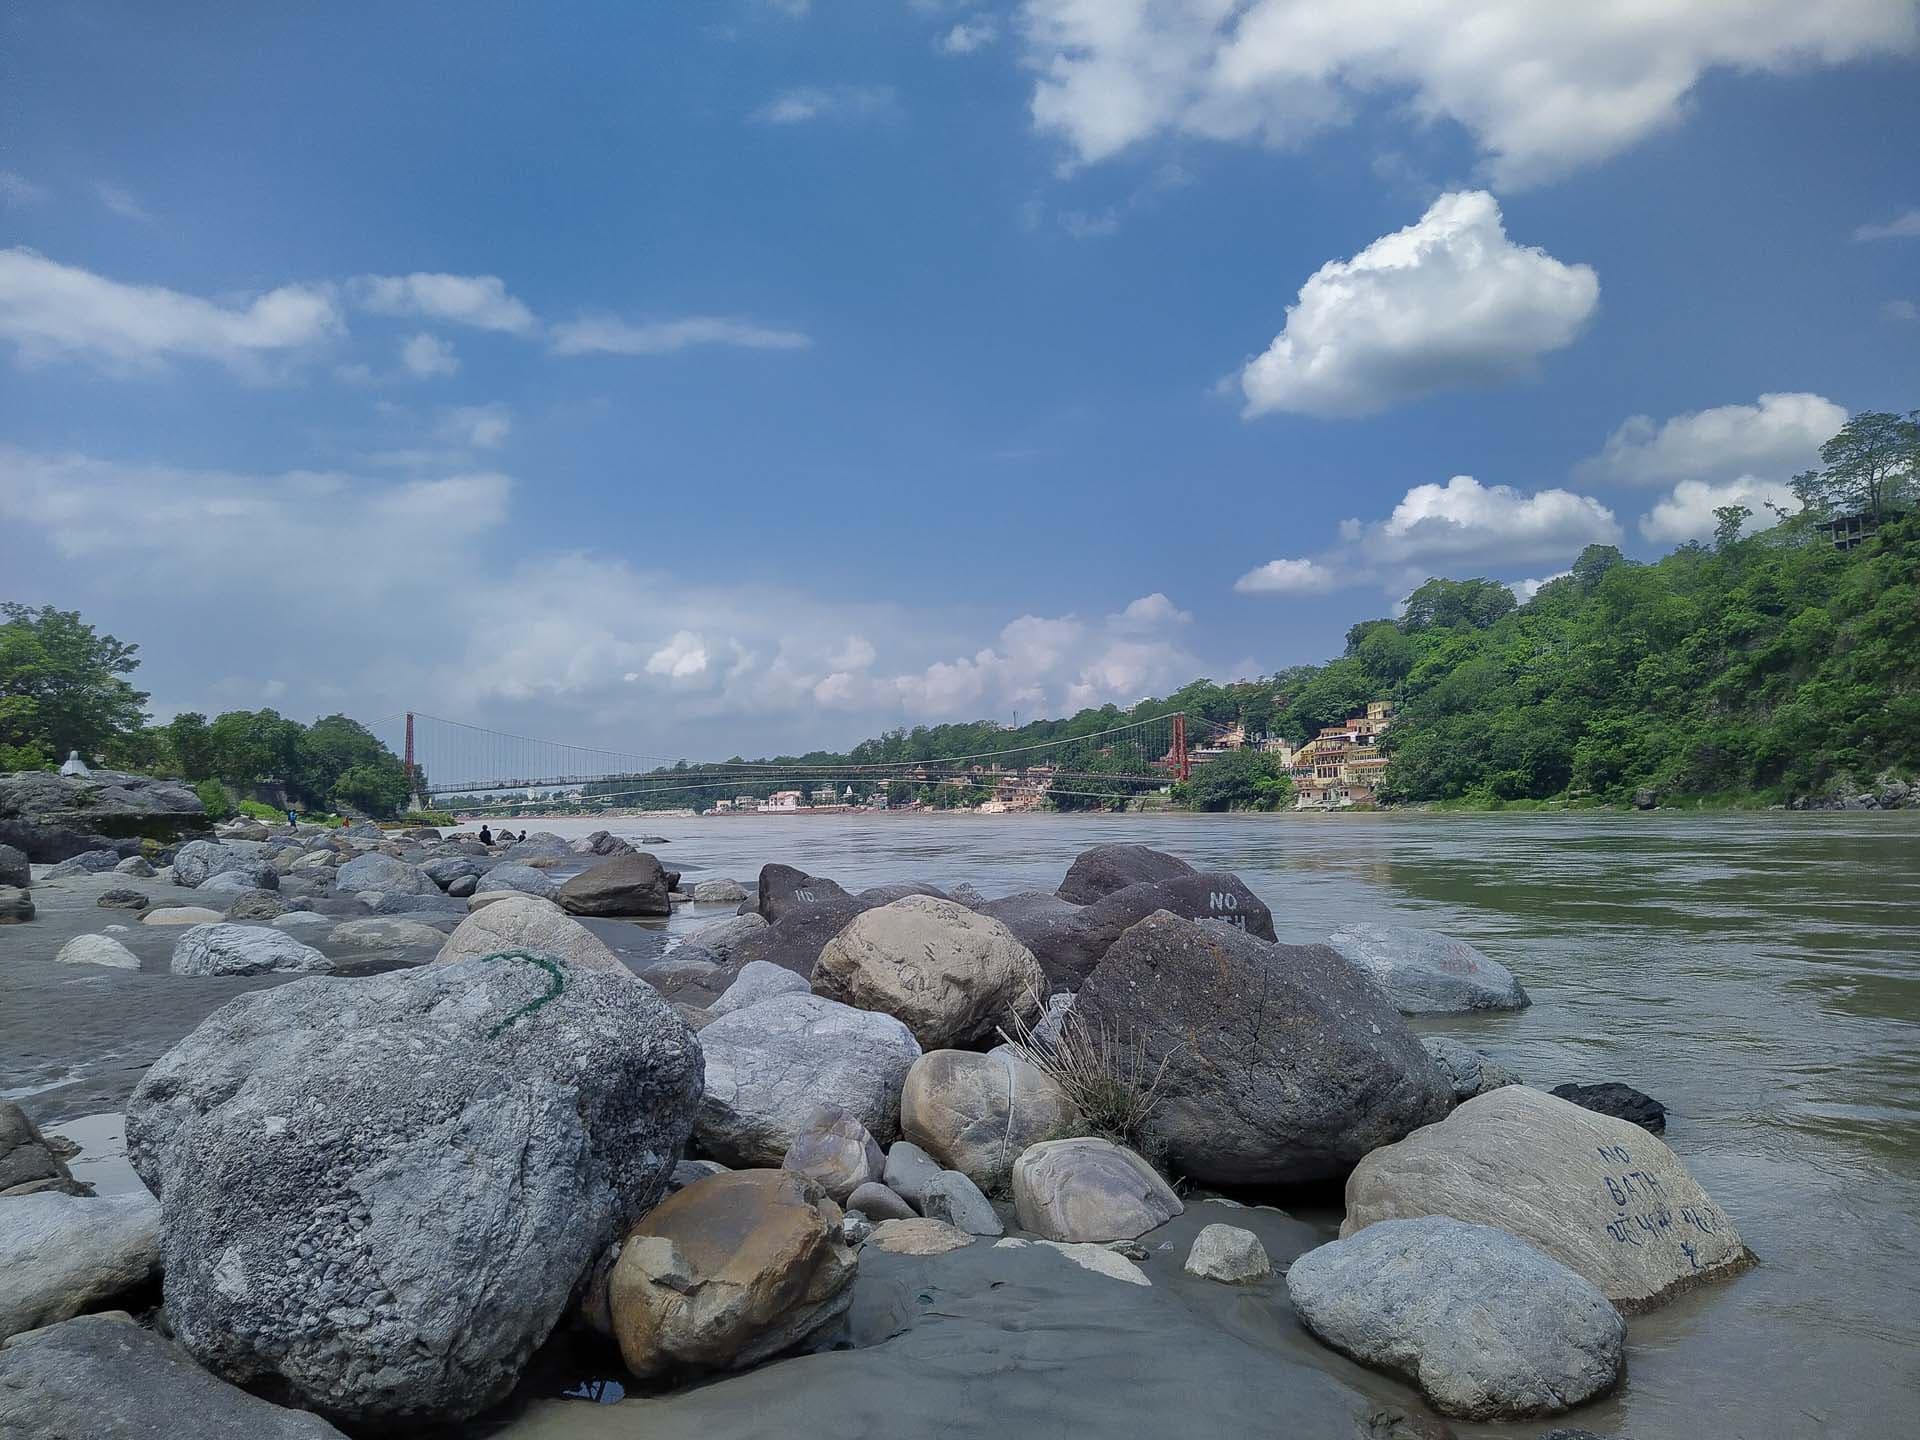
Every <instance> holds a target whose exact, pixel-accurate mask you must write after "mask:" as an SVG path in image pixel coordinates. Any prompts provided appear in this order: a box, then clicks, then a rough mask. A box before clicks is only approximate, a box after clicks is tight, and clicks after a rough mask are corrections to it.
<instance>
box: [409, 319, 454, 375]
mask: <svg viewBox="0 0 1920 1440" xmlns="http://www.w3.org/2000/svg"><path fill="white" fill-rule="evenodd" d="M400 363H401V364H402V365H404V366H405V367H406V370H407V373H408V374H409V375H411V376H413V377H414V378H415V379H416V380H433V379H437V378H442V377H445V376H448V375H453V374H456V373H457V372H458V371H459V369H460V357H459V356H458V355H456V354H454V351H453V344H452V342H451V341H448V340H443V339H441V338H440V337H439V336H438V335H429V334H427V333H426V331H424V330H423V331H421V332H420V333H419V334H418V335H409V336H408V337H407V338H406V339H405V340H402V341H401V342H400Z"/></svg>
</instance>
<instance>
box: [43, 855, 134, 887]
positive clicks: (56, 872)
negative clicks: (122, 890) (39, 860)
mask: <svg viewBox="0 0 1920 1440" xmlns="http://www.w3.org/2000/svg"><path fill="white" fill-rule="evenodd" d="M119 863H120V852H119V851H118V850H82V851H81V852H80V853H79V854H78V855H74V856H71V857H70V858H68V859H65V860H62V861H61V862H60V863H59V864H58V865H55V866H54V867H53V868H52V869H51V870H49V871H47V875H46V878H47V879H49V880H65V879H66V878H67V877H68V876H69V875H103V874H105V873H106V872H107V871H109V870H111V869H113V867H114V866H116V865H118V864H119Z"/></svg>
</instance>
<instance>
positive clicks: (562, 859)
mask: <svg viewBox="0 0 1920 1440" xmlns="http://www.w3.org/2000/svg"><path fill="white" fill-rule="evenodd" d="M500 858H501V859H502V860H505V861H507V862H508V863H509V864H514V865H526V866H530V867H531V868H533V869H535V870H551V869H552V868H553V867H554V866H556V865H571V864H572V863H573V861H574V854H573V846H571V845H569V844H568V843H567V842H566V841H565V840H562V839H561V838H560V837H559V836H558V835H555V834H554V833H553V832H552V831H550V830H536V831H535V832H534V833H533V834H531V835H529V836H528V837H527V838H526V839H524V840H518V841H515V842H514V843H513V844H511V845H509V846H508V847H507V848H506V849H505V850H503V851H502V852H501V853H500Z"/></svg>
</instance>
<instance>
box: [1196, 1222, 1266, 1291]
mask: <svg viewBox="0 0 1920 1440" xmlns="http://www.w3.org/2000/svg"><path fill="white" fill-rule="evenodd" d="M1185 1268H1186V1272H1187V1273H1188V1274H1189V1275H1198V1276H1199V1277H1200V1278H1201V1279H1203V1280H1218V1281H1219V1282H1220V1283H1221V1284H1223V1285H1244V1284H1246V1283H1247V1282H1249V1281H1252V1280H1264V1279H1266V1278H1267V1276H1269V1275H1271V1274H1272V1273H1273V1265H1272V1262H1270V1261H1269V1260H1268V1259H1267V1252H1266V1247H1265V1246H1263V1245H1261V1243H1260V1237H1259V1236H1257V1235H1255V1234H1254V1233H1253V1232H1252V1231H1251V1230H1242V1229H1241V1228H1240V1227H1239V1226H1237V1225H1218V1224H1215V1225H1208V1226H1205V1227H1203V1228H1202V1229H1201V1231H1200V1233H1199V1234H1198V1235H1196V1236H1194V1237H1193V1248H1192V1249H1191V1250H1189V1251H1188V1252H1187V1263H1186V1267H1185Z"/></svg>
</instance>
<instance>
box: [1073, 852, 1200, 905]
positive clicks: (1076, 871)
mask: <svg viewBox="0 0 1920 1440" xmlns="http://www.w3.org/2000/svg"><path fill="white" fill-rule="evenodd" d="M1193 873H1194V870H1193V866H1191V865H1189V864H1188V863H1187V862H1186V861H1184V860H1182V859H1181V858H1180V857H1179V856H1177V855H1169V854H1167V853H1166V852H1165V851H1164V850H1154V849H1150V848H1149V847H1147V846H1145V845H1095V846H1094V847H1093V848H1092V849H1091V850H1082V851H1081V852H1080V854H1079V855H1078V856H1077V857H1076V858H1075V860H1074V862H1073V865H1072V867H1071V868H1069V869H1068V871H1067V878H1066V879H1065V880H1062V881H1061V882H1060V888H1059V889H1058V890H1056V891H1055V892H1054V893H1055V894H1056V895H1058V896H1059V897H1060V898H1061V899H1062V900H1068V901H1071V902H1072V903H1073V904H1075V905H1091V904H1092V903H1093V902H1094V901H1096V900H1104V899H1106V898H1107V896H1109V895H1111V894H1113V892H1114V891H1116V890H1124V889H1126V888H1127V886H1129V885H1137V884H1139V883H1140V882H1141V881H1142V880H1172V879H1174V878H1176V877H1177V876H1181V875H1191V874H1193Z"/></svg>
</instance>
